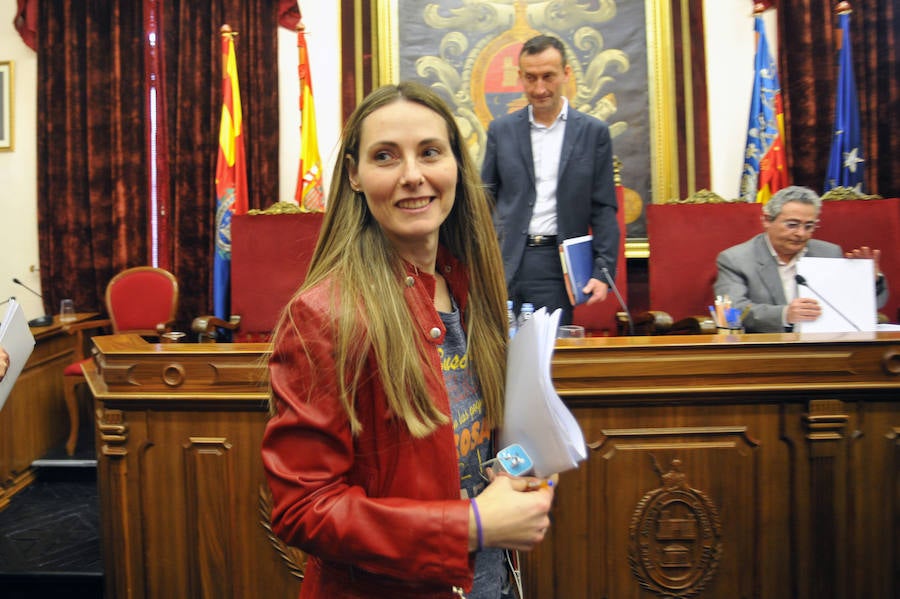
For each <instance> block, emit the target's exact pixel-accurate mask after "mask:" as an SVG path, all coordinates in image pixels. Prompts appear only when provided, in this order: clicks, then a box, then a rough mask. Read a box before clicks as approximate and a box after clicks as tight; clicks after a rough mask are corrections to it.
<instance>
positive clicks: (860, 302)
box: [794, 257, 878, 333]
mask: <svg viewBox="0 0 900 599" xmlns="http://www.w3.org/2000/svg"><path fill="white" fill-rule="evenodd" d="M797 274H799V275H801V276H803V278H805V279H806V282H807V285H797V297H811V298H813V299H815V300H816V301H817V302H819V306H820V307H821V308H822V315H821V316H820V317H819V318H817V319H816V320H814V321H813V322H803V323H799V324H798V325H795V326H794V330H795V331H797V330H799V331H800V332H803V333H852V332H855V331H863V332H867V333H871V332H873V331H875V327H876V326H877V325H878V314H877V311H876V308H875V266H874V263H873V261H872V260H867V259H859V258H855V259H849V258H808V257H807V258H801V259H800V261H799V262H797ZM829 304H830V305H829ZM848 321H849V322H848ZM851 323H852V324H851ZM854 325H855V326H854Z"/></svg>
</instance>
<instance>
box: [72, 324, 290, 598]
mask: <svg viewBox="0 0 900 599" xmlns="http://www.w3.org/2000/svg"><path fill="white" fill-rule="evenodd" d="M96 343H97V345H98V347H99V348H100V353H101V355H100V356H99V358H98V360H97V364H96V365H95V366H94V367H92V372H91V374H90V376H89V381H90V384H91V388H92V390H93V391H94V393H95V396H96V397H97V400H96V401H97V405H98V409H99V412H98V427H97V428H98V447H99V448H100V451H99V453H100V460H99V467H100V476H99V479H98V485H99V487H100V495H101V502H102V503H101V509H102V510H103V527H104V549H105V553H104V560H105V564H106V571H107V589H106V590H107V595H109V596H112V597H117V598H118V597H127V598H132V597H133V598H139V599H151V598H152V599H163V598H169V597H191V598H198V599H204V598H213V597H215V598H216V599H221V598H226V599H227V598H244V597H276V596H277V597H282V596H283V597H295V596H296V595H297V594H298V592H299V585H300V578H299V577H298V574H299V573H300V572H299V571H298V568H293V569H292V567H291V565H292V564H291V563H289V562H290V560H294V562H297V561H299V559H300V558H299V557H298V554H299V552H292V551H290V550H286V549H285V548H284V547H283V544H282V545H279V543H278V542H276V541H274V540H273V539H272V538H271V536H270V530H269V529H268V528H267V525H268V510H265V509H263V507H261V503H263V504H264V501H263V502H261V496H264V495H265V494H266V491H267V487H266V482H265V478H264V474H263V470H262V460H261V458H260V453H259V452H260V447H261V444H262V434H263V430H264V427H265V421H266V418H267V406H266V399H265V386H264V381H261V380H260V364H262V363H264V356H265V352H266V350H267V345H266V344H261V343H260V344H184V345H182V344H172V345H171V346H167V345H159V344H156V345H152V344H148V343H146V342H144V341H143V340H141V339H140V338H139V337H136V336H133V335H132V336H111V337H105V338H99V339H98V340H97V341H96ZM204 346H205V347H204ZM107 379H108V381H107ZM107 539H109V542H107ZM300 567H302V563H301V564H300Z"/></svg>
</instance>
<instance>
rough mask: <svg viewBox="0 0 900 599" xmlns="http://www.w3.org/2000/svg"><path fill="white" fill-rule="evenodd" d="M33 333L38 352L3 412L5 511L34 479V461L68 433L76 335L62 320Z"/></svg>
mask: <svg viewBox="0 0 900 599" xmlns="http://www.w3.org/2000/svg"><path fill="white" fill-rule="evenodd" d="M92 316H93V315H92V314H79V315H78V318H79V320H85V319H87V318H90V317H92ZM32 334H33V335H34V336H35V342H36V344H35V348H34V351H33V352H32V354H31V356H30V357H29V358H28V362H27V363H26V364H25V368H24V369H23V370H22V373H21V374H20V375H19V378H18V380H17V381H16V384H15V386H14V387H13V390H12V392H11V393H10V394H9V397H8V398H7V400H6V403H5V404H4V406H3V409H2V410H0V509H3V507H5V505H6V504H7V503H9V498H10V497H12V496H13V495H15V493H17V492H18V491H20V490H22V489H23V488H25V487H26V486H27V485H28V484H29V483H30V482H31V481H32V480H33V479H34V474H33V472H32V469H31V463H32V462H33V461H34V460H36V459H38V458H41V457H43V456H44V454H45V453H46V452H47V451H48V450H50V449H51V448H53V447H54V446H57V445H59V444H60V443H62V440H63V439H65V437H66V435H67V434H68V424H69V416H68V412H67V411H66V407H65V403H64V401H63V376H62V372H63V370H64V369H65V367H66V366H68V365H69V363H70V362H72V360H73V359H74V355H75V351H74V350H75V340H76V337H75V336H72V335H69V334H67V333H66V332H65V331H63V330H62V327H61V326H60V325H59V323H58V322H55V323H54V324H52V325H50V326H47V327H35V328H33V329H32Z"/></svg>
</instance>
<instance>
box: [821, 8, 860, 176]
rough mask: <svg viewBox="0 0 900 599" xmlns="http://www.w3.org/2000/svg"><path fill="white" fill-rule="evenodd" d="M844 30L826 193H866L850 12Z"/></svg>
mask: <svg viewBox="0 0 900 599" xmlns="http://www.w3.org/2000/svg"><path fill="white" fill-rule="evenodd" d="M838 23H839V25H840V28H841V35H840V38H839V39H840V42H839V43H840V48H839V50H838V53H839V54H838V65H839V66H838V86H837V103H836V104H835V108H834V134H833V135H832V139H831V155H830V157H829V160H828V171H827V173H826V175H825V187H824V190H825V191H828V190H829V189H832V188H834V187H852V188H854V189H856V191H858V192H859V193H862V187H863V174H864V172H865V168H864V167H865V161H864V160H863V151H862V144H860V131H859V100H858V98H857V96H856V78H855V77H854V76H853V50H852V47H851V44H850V11H849V10H847V11H845V12H842V13H841V14H840V15H838Z"/></svg>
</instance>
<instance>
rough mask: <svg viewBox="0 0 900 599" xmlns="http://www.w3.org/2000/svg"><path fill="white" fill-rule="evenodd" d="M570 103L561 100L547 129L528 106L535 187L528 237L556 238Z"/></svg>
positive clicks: (566, 100)
mask: <svg viewBox="0 0 900 599" xmlns="http://www.w3.org/2000/svg"><path fill="white" fill-rule="evenodd" d="M568 111H569V101H568V99H566V98H565V96H564V97H563V105H562V109H561V110H560V111H559V114H558V115H557V116H556V120H554V121H553V122H552V123H551V124H550V126H545V125H541V124H540V123H538V122H536V121H535V120H534V109H533V107H532V106H528V121H529V123H531V155H532V157H533V159H534V183H535V191H536V192H537V195H536V201H535V204H534V212H533V213H532V215H531V222H530V223H529V225H528V233H529V234H530V235H556V234H557V228H556V181H557V178H558V177H559V161H560V157H561V156H562V145H563V137H564V136H565V134H566V117H567V116H568Z"/></svg>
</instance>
